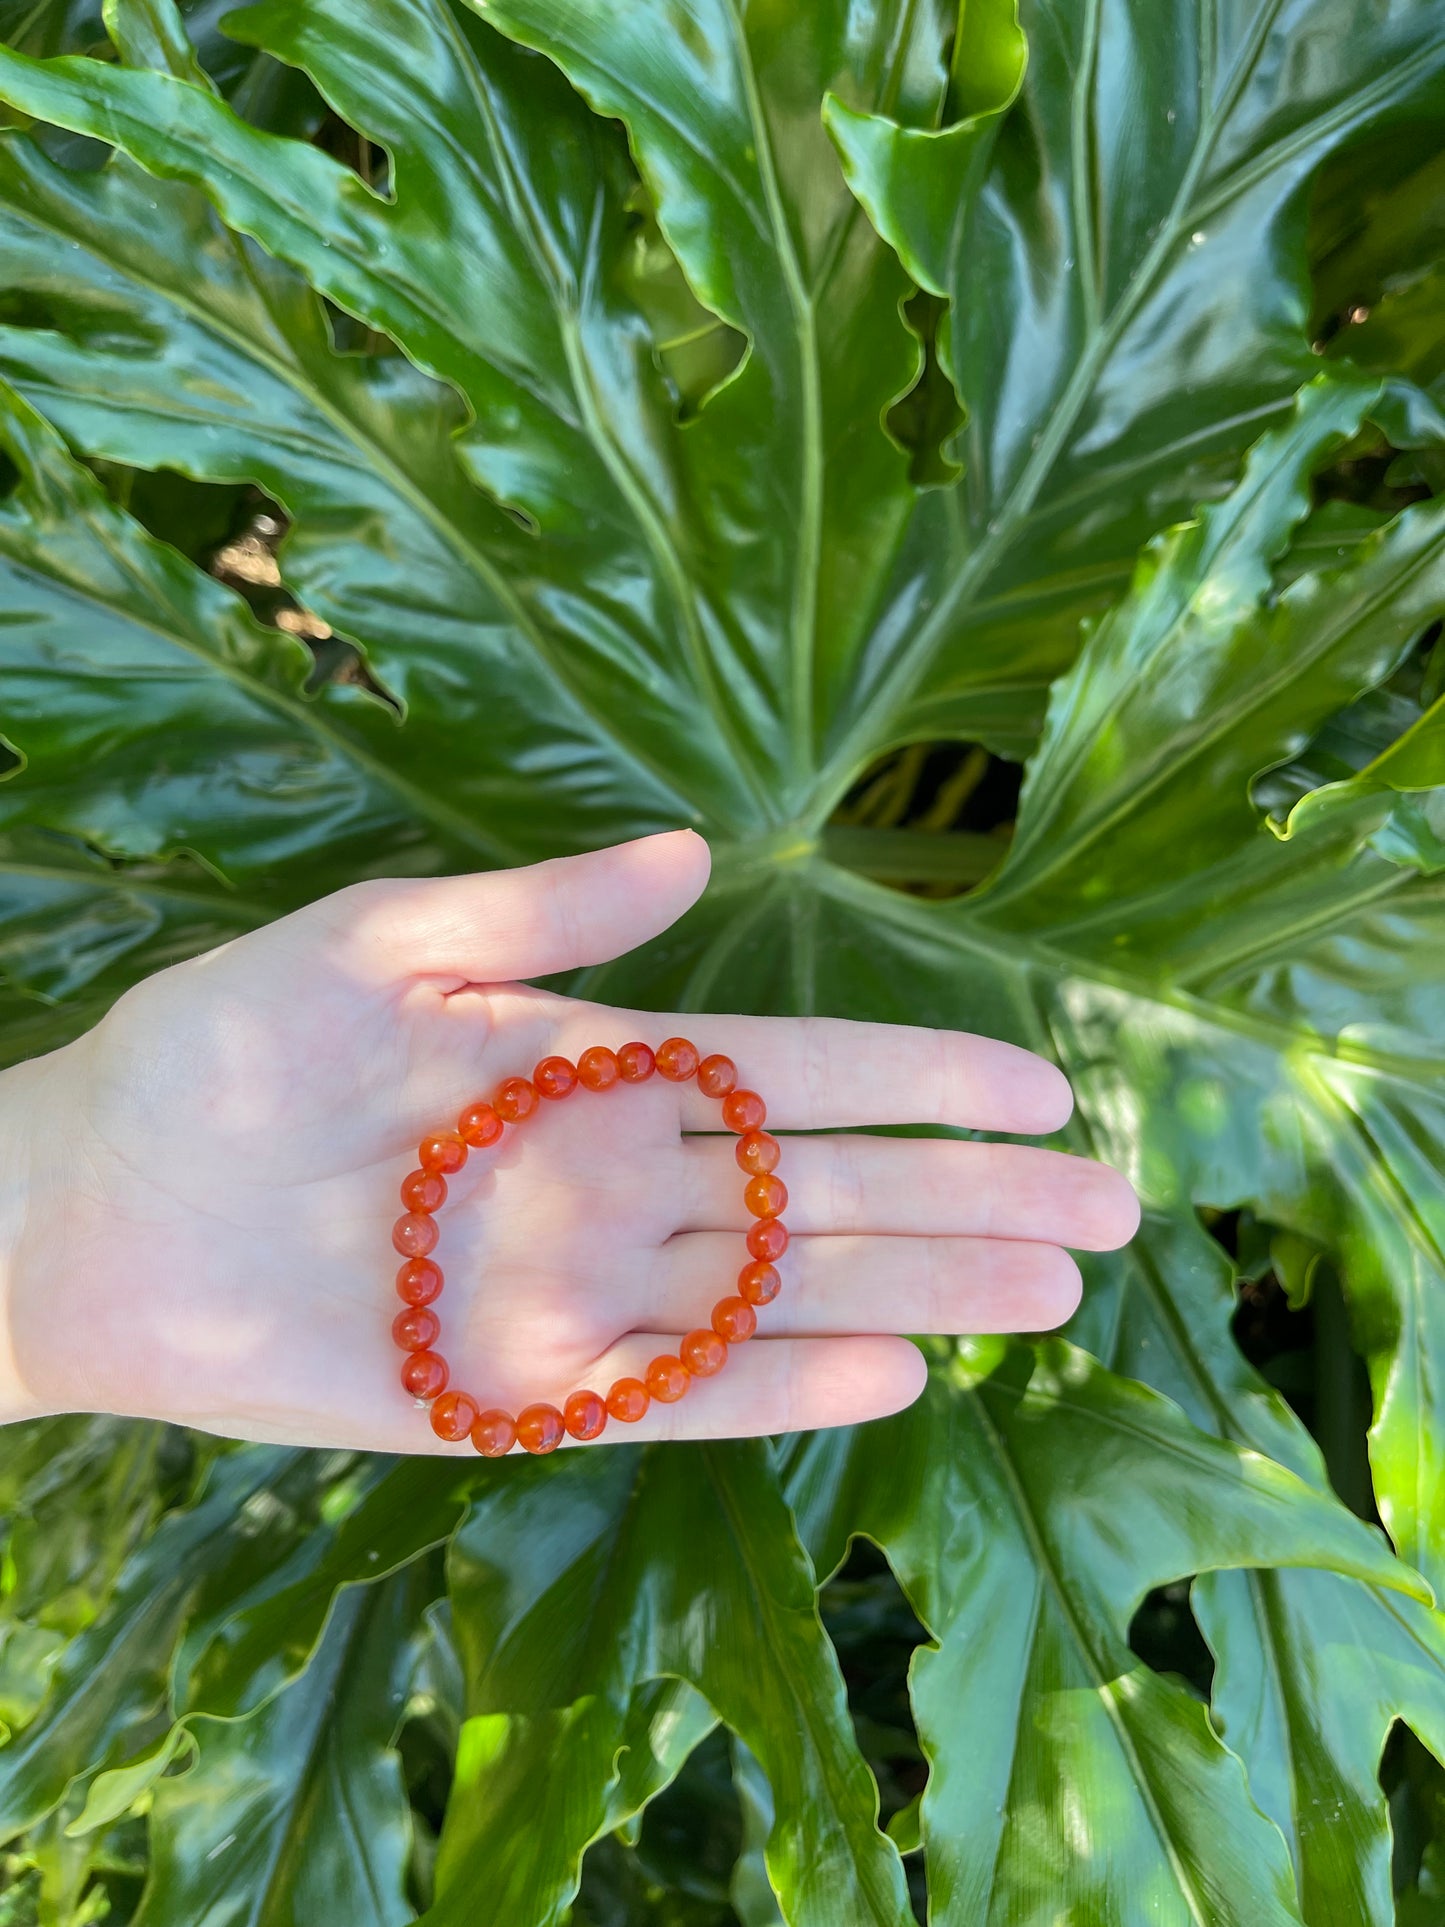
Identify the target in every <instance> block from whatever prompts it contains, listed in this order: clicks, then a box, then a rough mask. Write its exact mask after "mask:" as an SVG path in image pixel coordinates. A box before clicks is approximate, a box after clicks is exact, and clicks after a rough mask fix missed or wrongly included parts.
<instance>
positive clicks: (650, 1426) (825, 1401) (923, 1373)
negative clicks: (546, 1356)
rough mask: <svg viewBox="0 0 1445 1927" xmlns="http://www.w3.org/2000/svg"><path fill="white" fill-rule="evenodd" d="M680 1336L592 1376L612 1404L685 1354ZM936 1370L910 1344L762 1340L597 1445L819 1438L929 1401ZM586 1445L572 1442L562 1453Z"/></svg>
mask: <svg viewBox="0 0 1445 1927" xmlns="http://www.w3.org/2000/svg"><path fill="white" fill-rule="evenodd" d="M677 1344H678V1341H677V1337H676V1334H671V1335H667V1334H661V1333H659V1334H657V1335H655V1336H654V1335H652V1334H649V1333H647V1332H631V1333H629V1334H628V1336H627V1337H626V1338H623V1339H620V1340H619V1341H618V1343H617V1344H616V1345H614V1346H613V1347H612V1349H611V1350H610V1351H608V1352H605V1353H604V1354H603V1355H602V1357H601V1358H600V1359H599V1360H598V1362H597V1365H596V1366H595V1368H594V1369H593V1370H592V1371H591V1372H589V1373H588V1375H587V1378H588V1383H589V1384H590V1385H592V1386H593V1387H594V1388H595V1389H596V1390H597V1391H599V1392H601V1393H602V1394H603V1395H604V1397H605V1396H606V1393H607V1389H608V1388H609V1387H610V1386H611V1385H612V1384H613V1382H614V1381H615V1380H616V1379H619V1378H642V1377H644V1376H645V1374H646V1371H647V1367H648V1366H649V1365H650V1364H651V1362H652V1360H653V1359H654V1358H657V1357H658V1356H659V1355H661V1354H665V1353H670V1354H672V1355H673V1356H674V1357H675V1356H676V1354H677ZM927 1376H928V1367H927V1363H926V1361H925V1359H924V1356H923V1354H922V1352H921V1351H919V1349H918V1347H917V1346H916V1345H913V1344H910V1343H909V1341H908V1340H907V1339H906V1338H894V1337H890V1336H886V1335H878V1336H874V1335H871V1334H870V1335H869V1336H867V1337H858V1338H768V1339H763V1338H754V1339H749V1340H748V1341H747V1342H746V1343H745V1344H741V1345H734V1346H732V1347H730V1349H729V1353H728V1360H727V1364H726V1365H725V1366H724V1367H723V1369H722V1371H720V1372H719V1373H717V1375H716V1376H715V1377H712V1378H699V1379H694V1380H693V1381H692V1383H691V1384H690V1385H689V1386H688V1389H687V1391H686V1392H685V1393H684V1395H683V1396H682V1397H681V1398H680V1399H678V1400H677V1401H676V1403H675V1404H671V1405H667V1404H663V1403H662V1402H661V1401H659V1400H658V1399H653V1401H652V1402H651V1404H650V1405H649V1406H648V1408H647V1410H646V1412H645V1413H644V1414H643V1416H642V1417H641V1418H640V1419H638V1420H637V1421H636V1422H635V1423H633V1424H625V1423H623V1422H620V1421H619V1420H617V1419H613V1418H609V1419H608V1421H607V1427H606V1430H605V1431H604V1432H603V1433H602V1435H601V1437H600V1438H598V1439H596V1440H594V1441H591V1443H595V1444H597V1445H619V1444H623V1445H625V1444H628V1443H633V1442H635V1443H638V1444H645V1443H646V1442H647V1441H648V1440H653V1439H741V1438H756V1437H758V1436H759V1435H763V1434H769V1433H776V1432H813V1431H818V1430H821V1429H822V1428H823V1427H825V1426H829V1425H858V1424H861V1423H862V1422H863V1420H865V1419H872V1418H886V1417H887V1416H888V1414H889V1413H890V1412H897V1411H901V1410H902V1409H903V1407H904V1406H905V1405H911V1404H912V1403H913V1401H914V1400H915V1399H916V1398H917V1397H918V1396H919V1394H920V1393H921V1392H922V1390H923V1387H924V1383H925V1380H926V1379H927ZM576 1443H578V1441H576V1440H574V1439H571V1438H568V1439H564V1440H563V1447H562V1449H564V1450H565V1449H566V1447H568V1446H570V1445H574V1444H576Z"/></svg>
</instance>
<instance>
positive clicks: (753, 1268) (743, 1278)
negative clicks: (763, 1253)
mask: <svg viewBox="0 0 1445 1927" xmlns="http://www.w3.org/2000/svg"><path fill="white" fill-rule="evenodd" d="M782 1288H783V1281H782V1279H781V1278H780V1277H779V1276H778V1273H777V1271H776V1270H775V1268H774V1267H773V1266H772V1265H770V1264H766V1263H764V1262H763V1261H762V1260H760V1259H759V1260H755V1261H754V1262H753V1263H752V1264H750V1265H744V1266H743V1268H742V1270H741V1271H740V1272H739V1273H738V1295H739V1296H740V1297H742V1298H746V1299H747V1301H748V1303H749V1304H750V1305H770V1304H772V1302H773V1300H774V1299H775V1298H776V1297H777V1295H778V1293H779V1292H780V1291H781V1290H782Z"/></svg>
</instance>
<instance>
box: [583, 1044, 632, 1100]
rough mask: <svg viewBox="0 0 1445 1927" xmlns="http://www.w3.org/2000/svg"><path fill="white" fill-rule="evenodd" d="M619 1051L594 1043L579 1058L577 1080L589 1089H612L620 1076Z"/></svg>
mask: <svg viewBox="0 0 1445 1927" xmlns="http://www.w3.org/2000/svg"><path fill="white" fill-rule="evenodd" d="M620 1074H621V1073H620V1071H619V1069H618V1064H617V1053H616V1052H615V1051H610V1050H608V1048H607V1046H606V1045H605V1044H593V1045H592V1046H591V1048H590V1049H588V1050H584V1051H583V1053H582V1055H581V1056H580V1057H579V1058H578V1059H577V1080H578V1082H579V1083H580V1084H582V1085H583V1086H584V1087H585V1088H586V1089H587V1090H589V1091H610V1090H611V1089H612V1086H613V1085H614V1084H615V1083H616V1082H617V1079H618V1077H619V1076H620Z"/></svg>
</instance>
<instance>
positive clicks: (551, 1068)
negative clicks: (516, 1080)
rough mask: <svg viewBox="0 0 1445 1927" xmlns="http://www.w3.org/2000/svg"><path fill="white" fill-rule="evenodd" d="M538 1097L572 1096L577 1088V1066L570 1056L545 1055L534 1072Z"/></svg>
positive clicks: (533, 1077) (534, 1082)
mask: <svg viewBox="0 0 1445 1927" xmlns="http://www.w3.org/2000/svg"><path fill="white" fill-rule="evenodd" d="M532 1083H533V1085H534V1086H535V1087H536V1091H537V1095H538V1097H548V1098H552V1099H556V1098H559V1097H570V1096H571V1095H572V1093H573V1091H575V1090H576V1088H577V1066H576V1065H575V1064H574V1063H573V1062H572V1060H571V1058H570V1057H544V1058H543V1059H542V1061H541V1063H540V1064H538V1066H537V1068H536V1069H535V1070H534V1071H533V1072H532Z"/></svg>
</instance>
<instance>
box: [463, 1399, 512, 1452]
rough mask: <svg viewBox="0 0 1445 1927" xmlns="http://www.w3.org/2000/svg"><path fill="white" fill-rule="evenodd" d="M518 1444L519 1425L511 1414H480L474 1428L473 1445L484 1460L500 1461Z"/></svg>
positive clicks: (495, 1410) (494, 1412)
mask: <svg viewBox="0 0 1445 1927" xmlns="http://www.w3.org/2000/svg"><path fill="white" fill-rule="evenodd" d="M516 1443H517V1425H516V1421H515V1420H514V1419H513V1417H512V1415H511V1413H510V1412H499V1411H498V1410H497V1409H496V1408H495V1407H493V1408H492V1410H491V1411H489V1412H479V1413H478V1415H477V1421H476V1423H475V1425H473V1427H472V1444H473V1445H474V1446H476V1448H477V1450H478V1451H479V1452H480V1453H481V1455H482V1457H483V1458H484V1459H499V1458H501V1457H502V1455H503V1454H504V1453H506V1452H510V1451H511V1449H512V1447H513V1446H514V1445H515V1444H516Z"/></svg>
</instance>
